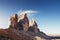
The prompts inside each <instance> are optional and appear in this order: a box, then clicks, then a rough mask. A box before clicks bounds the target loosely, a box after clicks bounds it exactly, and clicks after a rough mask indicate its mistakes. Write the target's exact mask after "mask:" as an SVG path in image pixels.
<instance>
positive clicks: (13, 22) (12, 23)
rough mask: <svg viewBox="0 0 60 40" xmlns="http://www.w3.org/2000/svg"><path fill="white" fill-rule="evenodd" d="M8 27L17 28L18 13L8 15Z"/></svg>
mask: <svg viewBox="0 0 60 40" xmlns="http://www.w3.org/2000/svg"><path fill="white" fill-rule="evenodd" d="M9 28H16V29H17V28H18V15H17V14H14V15H12V16H10V19H9Z"/></svg>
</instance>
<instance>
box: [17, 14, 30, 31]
mask: <svg viewBox="0 0 60 40" xmlns="http://www.w3.org/2000/svg"><path fill="white" fill-rule="evenodd" d="M18 24H19V27H21V28H22V29H23V30H24V31H27V30H28V28H29V20H28V17H27V14H26V13H24V14H22V15H20V16H19V18H18ZM21 28H20V29H21Z"/></svg>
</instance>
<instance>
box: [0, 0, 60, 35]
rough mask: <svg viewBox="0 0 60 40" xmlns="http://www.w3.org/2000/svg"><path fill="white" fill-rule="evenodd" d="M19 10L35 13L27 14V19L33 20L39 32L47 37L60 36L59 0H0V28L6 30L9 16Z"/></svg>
mask: <svg viewBox="0 0 60 40" xmlns="http://www.w3.org/2000/svg"><path fill="white" fill-rule="evenodd" d="M20 10H22V11H26V10H31V11H37V12H36V13H31V14H28V17H29V19H31V18H34V19H35V21H36V22H37V24H38V28H39V29H40V31H43V32H44V33H46V34H48V35H49V34H51V35H55V34H56V35H60V32H59V30H60V1H59V0H0V18H1V19H0V28H1V27H2V28H7V27H8V19H9V16H11V15H13V14H14V13H18V12H19V11H20Z"/></svg>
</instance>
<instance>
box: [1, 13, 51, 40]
mask: <svg viewBox="0 0 60 40" xmlns="http://www.w3.org/2000/svg"><path fill="white" fill-rule="evenodd" d="M9 23H10V24H9V28H8V29H0V40H43V39H47V40H50V37H48V36H47V35H46V34H44V33H43V32H41V31H40V30H39V28H38V26H37V23H36V22H35V21H34V19H31V20H30V21H29V20H28V17H27V14H26V13H24V14H22V15H20V16H18V15H17V14H14V15H12V16H10V19H9Z"/></svg>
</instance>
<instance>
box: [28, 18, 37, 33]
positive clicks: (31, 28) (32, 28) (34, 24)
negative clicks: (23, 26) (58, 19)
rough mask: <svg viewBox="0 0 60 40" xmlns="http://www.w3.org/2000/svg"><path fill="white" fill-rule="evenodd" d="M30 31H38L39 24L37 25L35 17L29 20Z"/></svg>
mask: <svg viewBox="0 0 60 40" xmlns="http://www.w3.org/2000/svg"><path fill="white" fill-rule="evenodd" d="M29 31H32V32H35V33H38V26H37V24H36V22H35V21H34V19H31V20H30V21H29Z"/></svg>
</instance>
